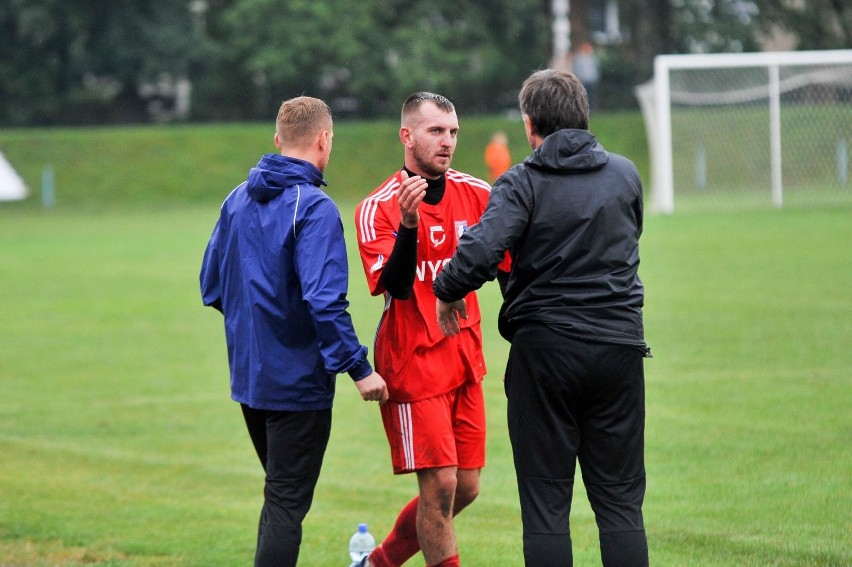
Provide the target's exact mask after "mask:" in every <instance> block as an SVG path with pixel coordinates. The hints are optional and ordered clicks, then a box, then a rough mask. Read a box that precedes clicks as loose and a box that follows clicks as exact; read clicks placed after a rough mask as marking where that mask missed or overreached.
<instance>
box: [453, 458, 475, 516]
mask: <svg viewBox="0 0 852 567" xmlns="http://www.w3.org/2000/svg"><path fill="white" fill-rule="evenodd" d="M480 471H481V469H458V470H457V471H456V481H457V485H456V497H455V500H454V501H453V515H458V513H459V512H461V511H462V510H464V509H465V508H467V507H468V506H470V504H471V503H472V502H473V501H474V500H476V497H477V496H479V473H480Z"/></svg>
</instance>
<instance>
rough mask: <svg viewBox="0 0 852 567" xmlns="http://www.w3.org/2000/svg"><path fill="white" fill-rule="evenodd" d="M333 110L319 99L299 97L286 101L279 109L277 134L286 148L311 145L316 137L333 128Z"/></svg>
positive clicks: (276, 126) (276, 124) (276, 123)
mask: <svg viewBox="0 0 852 567" xmlns="http://www.w3.org/2000/svg"><path fill="white" fill-rule="evenodd" d="M331 124H332V118H331V108H329V106H328V105H327V104H326V103H325V102H323V101H322V100H320V99H318V98H313V97H310V96H299V97H296V98H291V99H289V100H285V101H284V102H282V103H281V107H280V108H279V109H278V117H277V118H276V119H275V133H276V134H278V138H279V140H280V141H281V143H282V144H283V145H285V146H290V147H293V146H301V145H304V144H306V143H310V141H311V140H312V139H313V137H314V136H316V135H317V134H319V133H320V132H321V131H323V130H328V129H330V128H331Z"/></svg>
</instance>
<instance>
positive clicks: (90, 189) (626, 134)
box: [0, 113, 648, 210]
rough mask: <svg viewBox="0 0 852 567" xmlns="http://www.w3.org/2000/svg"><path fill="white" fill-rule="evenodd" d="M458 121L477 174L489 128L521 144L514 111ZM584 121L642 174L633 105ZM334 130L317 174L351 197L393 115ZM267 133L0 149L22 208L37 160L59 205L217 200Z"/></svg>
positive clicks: (380, 153) (106, 133) (128, 135)
mask: <svg viewBox="0 0 852 567" xmlns="http://www.w3.org/2000/svg"><path fill="white" fill-rule="evenodd" d="M460 126H461V131H460V134H459V147H458V150H457V151H456V155H455V158H454V160H453V167H455V168H457V169H459V170H462V171H465V172H468V173H471V174H473V175H477V176H479V177H482V178H483V179H484V178H486V175H487V170H486V167H485V163H484V161H483V158H482V153H483V151H484V149H485V145H486V144H487V143H488V141H489V139H490V137H491V133H492V132H493V131H494V130H504V131H505V132H506V133H507V135H508V137H509V142H510V147H511V151H512V157H513V159H515V160H516V161H521V160H522V159H523V158H524V157H525V156H527V155H528V154H529V152H530V149H529V145H528V144H527V141H526V138H525V136H524V129H523V125H522V123H521V121H520V120H519V119H518V120H515V119H509V118H497V117H471V118H465V117H464V116H462V117H461V118H460ZM592 126H593V127H594V128H595V132H596V134H597V135H598V137H599V139H600V140H601V142H602V143H603V144H604V145H605V147H606V148H607V149H609V150H611V151H614V152H618V153H625V154H627V155H629V156H630V157H631V158H632V159H633V160H634V161H635V162H636V164H637V166H638V167H639V170H640V172H642V173H643V175H644V177H645V178H647V173H648V158H647V154H648V148H647V145H646V143H645V129H644V125H643V123H642V117H641V115H640V114H639V113H618V114H607V115H603V116H601V117H600V118H596V119H593V120H592ZM334 130H335V136H334V150H333V153H332V157H331V162H330V164H329V166H328V168H327V170H326V178H327V180H328V181H329V189H330V192H331V193H333V194H334V195H335V196H336V197H338V198H344V199H349V200H353V201H354V200H357V199H358V198H360V197H363V195H364V194H365V192H367V191H369V190H370V189H372V188H374V187H376V186H377V185H378V184H379V183H381V182H382V181H383V180H384V179H385V178H386V177H387V176H388V175H389V174H390V172H391V171H393V170H394V169H396V168H399V167H401V166H402V146H401V144H400V142H399V138H398V132H399V121H398V120H380V121H375V122H347V121H337V123H336V124H335V128H334ZM273 133H274V124H272V123H270V124H227V125H220V124H214V125H195V126H178V127H168V128H163V127H154V126H151V127H132V128H126V127H115V128H85V129H74V128H67V129H42V128H36V129H18V130H0V151H2V152H3V154H4V155H5V156H6V158H7V159H8V160H9V162H11V163H12V164H13V165H14V166H15V168H16V169H17V170H18V173H19V174H20V175H21V177H22V178H23V179H24V182H25V183H26V184H27V186H28V187H29V189H30V194H31V198H30V199H29V201H28V202H24V203H20V204H18V205H17V206H18V207H21V208H37V207H39V206H41V197H40V192H41V186H42V172H43V170H44V169H45V168H46V167H50V168H52V169H53V171H54V178H55V198H56V206H57V207H61V208H84V209H86V210H91V209H95V208H115V207H127V206H159V205H161V204H162V203H164V202H165V203H189V204H198V203H204V204H209V203H215V204H219V203H220V202H221V201H222V200H223V199H224V198H225V196H226V195H227V194H228V193H229V192H230V190H231V189H232V188H233V187H235V186H236V185H237V184H239V183H240V182H241V181H243V180H244V179H245V177H246V172H247V171H248V168H250V167H252V166H254V165H255V164H256V163H257V161H258V158H259V157H260V156H261V155H262V154H264V153H267V152H274V151H276V150H275V146H274V145H273V143H272V136H273ZM4 207H9V205H4Z"/></svg>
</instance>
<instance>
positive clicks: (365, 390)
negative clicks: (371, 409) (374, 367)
mask: <svg viewBox="0 0 852 567" xmlns="http://www.w3.org/2000/svg"><path fill="white" fill-rule="evenodd" d="M355 386H356V387H357V388H358V391H359V392H361V399H362V400H364V401H365V402H379V405H382V404H384V403H385V402H386V401H388V386H387V384H385V379H384V378H382V377H381V376H379V373H378V372H373V373H372V374H370V375H369V376H367V377H366V378H361V379H360V380H358V381H357V382H355Z"/></svg>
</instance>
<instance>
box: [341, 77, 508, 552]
mask: <svg viewBox="0 0 852 567" xmlns="http://www.w3.org/2000/svg"><path fill="white" fill-rule="evenodd" d="M458 131H459V123H458V118H457V117H456V112H455V108H454V106H453V104H452V102H450V101H449V100H447V99H446V98H445V97H443V96H441V95H437V94H433V93H428V92H418V93H415V94H412V95H410V96H409V97H408V98H407V99H406V100H405V103H404V104H403V106H402V126H401V128H400V130H399V138H400V141H401V142H402V144H403V146H404V147H405V163H404V167H403V169H402V170H400V171H397V172H395V173H394V174H393V175H391V176H390V177H389V178H388V179H387V180H386V181H385V182H384V183H382V184H381V185H380V186H379V187H378V189H376V190H375V191H373V192H372V193H370V195H369V196H368V197H367V198H366V199H364V200H363V201H362V202H361V203H360V204H359V205H358V207H357V208H356V210H355V224H356V228H357V234H358V247H359V250H360V253H361V261H362V262H363V265H364V272H365V273H366V276H367V281H368V284H369V286H370V292H371V293H372V294H373V295H379V294H384V297H385V309H384V313H383V314H382V318H381V321H380V323H379V329H378V333H377V335H376V345H375V366H376V370H377V371H378V372H380V373H381V375H382V376H383V377H384V378H385V381H386V382H387V385H388V393H389V401H388V403H386V404H385V405H384V406H382V409H381V413H382V421H383V423H384V426H385V431H386V433H387V437H388V442H389V444H390V450H391V461H392V463H393V470H394V473H395V474H406V473H411V472H414V473H416V475H417V483H418V488H419V495H418V496H417V497H415V498H414V499H413V500H412V501H411V502H409V503H408V504H407V505H406V506H405V507H404V508H403V510H402V511H401V512H400V514H399V516H398V517H397V520H396V523H395V525H394V527H393V529H392V530H391V532H390V533H389V534H388V536H387V537H386V538H385V539H384V541H383V542H382V544H381V545H379V546H378V547H377V548H376V549H375V550H374V551H373V552H372V553H371V554H370V556H369V557H368V558H365V559H364V560H362V562H361V565H364V566H370V567H387V566H393V567H396V566H399V565H402V564H403V563H405V562H406V561H407V560H408V559H410V558H411V557H413V556H414V555H415V554H416V553H417V552H418V551H419V550H422V551H423V556H424V558H425V560H426V564H427V565H428V566H432V567H438V566H441V567H448V566H457V565H459V555H458V546H457V544H456V537H455V529H454V528H453V517H454V516H455V515H456V514H458V513H459V512H460V511H461V510H463V509H464V508H465V507H466V506H468V505H469V504H470V503H471V502H473V500H474V499H475V498H476V496H477V494H478V493H479V474H480V469H482V467H483V466H484V465H485V405H484V400H483V394H482V378H483V376H484V375H485V361H484V359H483V355H482V334H481V332H480V328H479V321H480V313H479V305H478V303H477V300H476V295H475V293H470V294H469V295H468V296H467V297H466V301H467V316H468V317H467V319H466V320H463V321H462V322H461V327H462V329H461V333H460V334H458V335H456V336H454V337H452V338H448V337H444V335H443V334H442V333H441V329H440V328H439V327H438V324H437V321H436V318H435V295H434V293H433V291H432V283H433V281H434V280H435V278H436V276H437V274H438V273H439V272H440V270H441V269H442V268H443V266H444V265H445V264H446V263H447V261H448V260H449V259H450V258H451V257H452V255H453V252H454V251H455V249H456V244H457V243H458V239H459V236H461V234H462V233H463V232H464V231H465V230H466V229H467V228H468V227H470V226H472V225H473V224H475V223H477V222H478V221H479V217H480V215H481V214H482V211H483V210H485V205H486V204H487V201H488V197H489V194H490V186H489V185H488V184H487V183H486V182H485V181H482V180H481V179H477V178H475V177H472V176H470V175H467V174H464V173H461V172H459V171H455V170H453V169H450V163H451V161H452V158H453V152H454V151H455V148H456V141H457V136H458ZM500 267H501V269H502V270H503V271H504V272H505V271H506V270H508V260H505V261H504V263H503V264H502V265H501V266H500ZM507 277H508V276H507V275H506V276H505V278H507ZM500 279H501V281H503V280H504V276H501V277H500Z"/></svg>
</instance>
